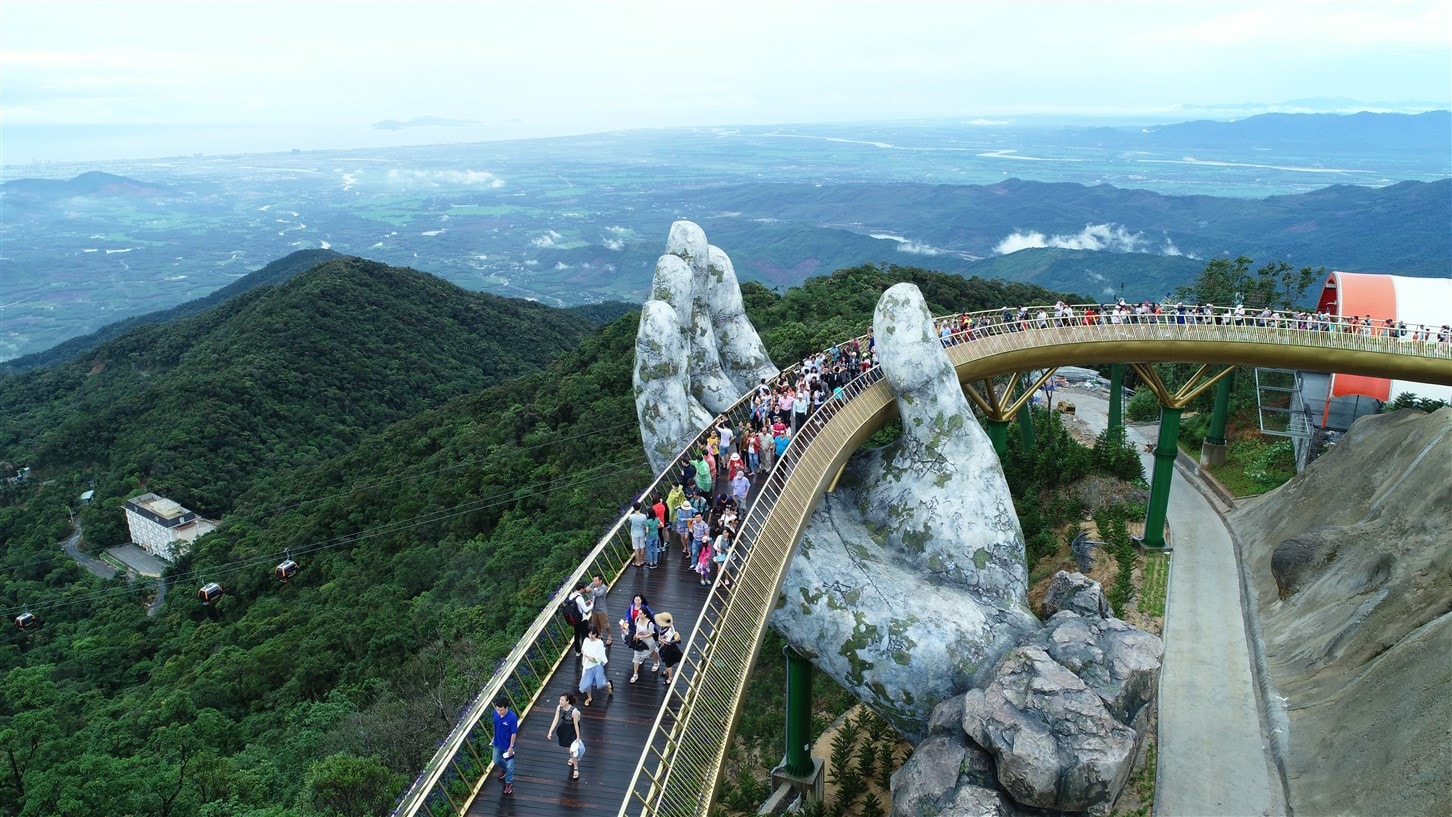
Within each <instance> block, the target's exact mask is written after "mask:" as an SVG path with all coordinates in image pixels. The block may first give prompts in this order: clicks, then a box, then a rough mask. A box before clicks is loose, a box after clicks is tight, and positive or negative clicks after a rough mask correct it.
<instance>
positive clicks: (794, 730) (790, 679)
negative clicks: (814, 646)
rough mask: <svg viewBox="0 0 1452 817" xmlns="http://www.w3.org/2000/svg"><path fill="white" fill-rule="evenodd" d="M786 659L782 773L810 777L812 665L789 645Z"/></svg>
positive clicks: (811, 764)
mask: <svg viewBox="0 0 1452 817" xmlns="http://www.w3.org/2000/svg"><path fill="white" fill-rule="evenodd" d="M782 654H783V655H785V656H786V686H787V690H786V691H787V696H786V757H784V758H782V766H781V770H782V771H783V772H785V773H786V774H788V775H790V776H792V777H798V778H801V777H806V776H808V775H810V774H811V773H812V770H813V767H814V764H813V762H812V662H811V661H808V660H807V659H805V658H803V657H802V656H801V654H800V653H798V652H797V651H796V650H794V649H792V648H791V645H790V644H788V645H787V646H785V647H783V648H782Z"/></svg>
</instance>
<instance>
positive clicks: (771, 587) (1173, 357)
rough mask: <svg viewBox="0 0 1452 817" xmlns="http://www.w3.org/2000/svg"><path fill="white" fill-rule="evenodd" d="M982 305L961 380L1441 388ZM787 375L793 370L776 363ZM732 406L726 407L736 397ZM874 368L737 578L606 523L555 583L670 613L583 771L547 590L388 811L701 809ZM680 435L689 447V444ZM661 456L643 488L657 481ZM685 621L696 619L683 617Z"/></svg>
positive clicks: (814, 438)
mask: <svg viewBox="0 0 1452 817" xmlns="http://www.w3.org/2000/svg"><path fill="white" fill-rule="evenodd" d="M997 316H998V312H996V311H994V312H985V313H979V314H978V315H975V316H971V317H977V318H982V319H984V323H983V324H982V325H980V326H978V327H977V328H975V329H974V330H972V331H971V332H968V333H965V334H961V335H956V336H954V338H953V339H952V341H951V345H950V346H949V348H948V355H949V359H950V360H951V361H952V363H953V365H954V366H955V368H956V369H957V372H958V376H959V378H960V380H962V381H965V382H966V381H968V380H975V379H979V378H985V377H991V376H994V375H998V374H1004V373H1008V372H1016V371H1023V370H1027V369H1033V368H1049V367H1054V366H1059V365H1069V364H1088V363H1131V362H1136V363H1140V362H1168V361H1179V362H1199V363H1223V364H1245V365H1261V366H1275V367H1282V368H1300V369H1311V370H1316V371H1338V372H1346V373H1353V374H1367V375H1373V376H1388V377H1394V378H1399V379H1404V380H1414V381H1423V382H1429V383H1439V384H1443V385H1452V348H1449V344H1447V343H1438V342H1435V341H1406V340H1403V339H1400V338H1396V337H1388V336H1377V335H1371V336H1365V335H1360V334H1351V333H1346V332H1342V331H1318V330H1317V329H1305V328H1300V326H1299V325H1298V324H1297V323H1296V322H1295V321H1293V320H1291V319H1288V318H1287V319H1280V318H1278V319H1274V320H1271V321H1269V322H1265V323H1262V322H1259V321H1255V320H1251V321H1248V322H1247V323H1246V324H1244V325H1219V324H1214V323H1188V324H1186V323H1177V322H1175V321H1174V318H1173V317H1170V316H1163V317H1159V318H1154V319H1142V320H1140V321H1139V322H1131V323H1126V324H1117V325H1111V324H1093V325H1084V324H1082V323H1075V324H1072V325H1055V323H1054V322H1053V321H1052V319H1051V320H1050V321H1049V322H1047V324H1046V325H1039V324H1037V323H1034V322H1029V323H1019V322H1014V323H1010V324H1004V323H1001V322H998V321H997ZM790 374H792V371H791V370H788V371H787V372H785V373H783V376H784V377H785V376H789V375H790ZM746 403H747V401H746V400H745V399H743V400H742V401H741V402H738V403H737V405H736V406H734V407H733V408H732V409H731V410H730V411H728V412H727V414H726V416H727V417H728V418H729V419H731V420H732V421H733V422H735V421H738V420H739V419H740V418H741V417H742V416H743V415H744V414H745V413H746V411H747V405H746ZM895 410H896V409H895V405H894V403H893V400H892V395H891V394H890V392H889V391H888V389H887V386H886V384H885V383H883V382H881V372H880V371H879V370H877V369H871V370H869V371H868V372H866V373H864V374H863V375H861V376H860V377H858V378H857V379H856V380H854V381H853V382H852V383H850V384H849V385H848V386H847V387H846V389H845V394H844V395H843V398H842V399H834V400H830V401H828V403H827V405H826V406H824V407H823V408H822V410H820V411H818V412H817V413H816V414H814V415H813V416H812V417H811V418H810V419H808V421H807V423H806V424H805V426H804V427H803V430H802V431H801V432H800V433H799V434H798V435H797V436H796V437H795V438H794V440H793V442H792V444H791V445H790V446H789V447H788V448H787V451H786V454H785V455H784V456H783V457H782V458H780V459H779V460H778V462H777V465H776V469H775V471H774V472H773V473H772V474H771V475H770V477H768V478H767V479H765V480H763V481H761V482H760V483H759V484H757V485H756V486H754V490H753V494H754V499H753V502H752V504H751V507H750V511H749V512H748V513H747V514H746V516H745V517H744V518H743V523H742V526H741V535H740V536H739V538H738V543H737V546H736V548H735V551H734V552H733V554H732V561H731V563H730V564H729V565H728V568H729V569H730V570H731V571H732V573H733V575H734V576H735V584H734V586H733V587H732V588H731V589H730V591H729V592H728V591H727V590H726V589H725V588H723V587H721V586H720V584H719V582H718V583H716V584H713V585H712V586H711V587H709V588H706V587H701V586H700V585H699V583H698V582H697V581H696V580H695V576H694V574H693V573H689V572H688V571H686V570H685V569H684V568H683V567H682V565H681V561H682V557H681V556H680V555H679V554H675V555H672V556H667V557H666V558H664V559H663V560H662V566H661V568H660V569H659V570H656V571H648V570H646V571H641V570H637V569H635V568H632V567H630V566H629V565H628V561H629V559H630V553H631V551H630V543H629V536H628V534H625V533H624V532H623V531H622V522H623V520H622V522H617V523H616V524H615V525H614V526H613V527H612V528H611V530H610V531H609V532H608V533H607V534H606V536H605V537H604V538H603V539H602V540H601V542H600V543H599V544H598V545H597V546H596V548H595V549H594V551H592V552H591V554H590V555H589V556H588V557H587V558H586V559H585V560H584V561H583V562H582V563H581V564H580V566H579V567H578V568H577V569H576V572H575V573H574V574H573V575H572V577H571V578H570V579H568V580H567V581H566V582H565V584H564V585H563V587H571V586H573V583H574V582H575V581H578V580H579V579H580V578H581V577H585V576H588V575H591V574H594V573H602V574H604V575H605V576H607V577H615V578H614V581H613V582H612V583H611V584H612V590H611V595H610V598H611V614H612V618H615V617H618V614H619V612H620V611H622V610H624V609H625V607H626V605H628V603H629V600H630V597H631V596H632V595H633V593H634V592H636V590H637V589H643V590H644V591H645V592H646V594H647V595H648V596H649V597H650V599H651V602H652V605H653V607H654V608H655V609H656V610H657V611H663V610H668V611H670V612H671V613H672V614H673V615H674V616H675V620H676V624H677V626H678V628H679V629H680V630H681V631H682V634H683V636H684V637H686V638H687V639H688V641H687V642H686V643H685V644H684V647H685V653H686V656H685V658H684V659H683V661H682V663H681V664H680V666H679V668H678V669H679V670H680V671H679V672H678V674H677V678H676V680H675V682H674V683H673V684H672V685H671V686H670V688H669V689H662V685H661V684H660V682H659V680H658V679H656V678H655V677H654V675H653V674H651V673H650V670H649V668H648V667H647V668H646V671H645V673H644V674H642V676H641V681H640V683H638V684H635V685H633V686H632V685H630V684H627V683H624V682H625V679H627V678H628V677H629V661H630V659H629V652H628V651H627V650H625V649H623V648H622V647H623V645H621V644H620V643H618V642H617V643H616V645H615V646H614V647H613V649H612V650H611V664H610V668H611V672H610V676H611V677H612V679H614V681H615V684H616V691H615V695H614V698H613V700H608V699H606V698H604V697H602V696H600V695H597V696H596V698H595V701H596V703H595V705H594V706H592V707H590V708H589V709H588V710H583V711H584V714H585V719H586V723H585V726H584V730H585V740H586V743H587V745H588V746H589V751H588V753H587V755H586V759H585V762H584V765H583V770H582V773H581V779H580V780H578V781H571V780H569V779H568V770H567V769H566V767H565V763H564V753H563V750H562V749H561V748H560V747H559V746H557V745H555V744H554V743H552V742H549V741H546V740H545V738H544V733H545V730H546V729H547V728H548V726H549V720H550V718H551V717H552V716H553V710H554V705H555V701H556V699H557V698H558V696H559V694H560V693H561V692H564V691H571V690H573V689H574V688H575V686H576V684H577V683H578V678H579V669H578V666H577V664H576V660H575V659H574V656H573V654H572V653H571V651H570V636H569V633H568V632H566V631H565V630H566V628H565V627H564V626H563V624H562V623H561V622H560V621H559V616H558V615H557V613H556V608H557V606H558V600H552V601H551V602H550V603H549V604H547V605H546V607H545V609H544V610H543V611H542V612H541V614H540V617H539V618H538V619H537V620H536V622H535V624H534V625H533V626H532V627H531V628H530V630H529V631H528V632H527V633H526V634H525V636H524V637H523V638H522V639H521V640H520V642H519V643H518V644H517V645H516V647H515V649H514V650H513V651H512V652H511V653H510V655H509V657H508V658H507V659H505V661H504V662H503V663H502V665H501V667H500V670H499V671H498V672H497V673H496V675H495V677H494V678H493V680H492V681H491V683H490V684H489V685H488V686H487V687H486V688H485V689H484V690H482V691H481V693H480V695H479V696H478V697H477V698H476V699H475V701H474V702H473V703H472V704H471V706H470V708H469V709H468V710H467V711H466V713H465V715H464V717H463V718H462V719H461V721H460V723H459V725H458V726H457V727H456V728H455V729H454V731H453V732H452V733H451V734H450V735H449V737H448V739H447V740H446V741H444V743H443V745H442V747H441V748H440V750H439V752H438V754H437V755H436V756H435V758H434V760H433V761H432V762H431V763H430V765H429V767H428V768H427V769H426V770H425V771H424V773H423V774H422V775H420V777H419V778H418V779H417V780H416V781H415V782H414V784H413V786H411V787H410V789H409V791H408V792H406V793H405V795H404V797H403V798H402V800H401V801H400V804H399V807H398V808H397V809H396V810H395V812H394V813H395V814H397V815H416V814H429V815H443V814H461V813H465V812H466V811H467V813H469V814H481V815H482V814H496V813H504V814H516V813H518V814H587V813H588V814H611V813H614V814H619V815H625V814H670V815H682V816H683V817H684V815H694V814H704V813H706V812H707V811H708V809H709V805H710V802H711V799H712V797H713V795H714V792H715V788H716V784H717V782H718V776H719V774H720V768H721V764H722V760H723V758H724V755H725V750H726V745H727V741H728V739H729V736H730V734H731V732H732V730H733V728H734V724H735V720H736V715H737V707H738V702H739V700H740V696H741V691H742V689H743V688H744V687H745V685H746V681H747V677H748V675H749V673H750V670H751V666H752V662H753V660H754V658H755V654H756V651H757V649H758V648H759V646H760V643H761V638H762V636H763V634H764V632H765V628H766V622H767V619H768V617H769V616H770V614H771V611H772V610H773V609H774V607H775V603H776V598H777V596H778V594H779V592H780V586H781V582H782V578H783V576H784V575H785V571H786V567H787V564H788V562H789V561H790V558H791V555H792V552H793V551H794V549H795V546H796V542H797V540H798V539H799V538H800V536H801V533H802V530H803V529H804V528H805V526H806V524H807V520H808V519H809V517H810V516H811V513H812V510H813V508H814V507H815V506H816V504H817V501H818V499H819V498H820V497H821V495H822V493H823V492H824V491H825V490H826V489H827V487H828V486H829V485H830V484H831V482H832V481H833V480H834V479H835V477H836V475H837V473H838V472H839V470H840V469H841V467H842V466H843V464H844V463H845V462H846V461H847V458H848V457H849V456H850V455H851V454H852V452H853V451H855V450H856V449H857V448H858V447H859V446H860V445H861V444H862V442H863V441H864V440H866V439H867V438H868V437H870V436H871V435H872V434H873V433H874V432H875V431H876V430H877V429H878V428H880V427H881V426H882V424H883V423H884V422H885V421H886V420H887V419H889V418H890V416H891V415H892V414H893V413H894V412H895ZM687 448H689V446H688V447H687ZM675 469H676V465H675V464H672V466H671V467H670V468H668V469H666V471H665V472H663V473H662V474H661V475H660V476H658V477H657V479H656V482H655V483H654V484H653V485H652V486H651V487H650V488H648V489H647V490H646V493H651V492H653V491H655V490H656V488H657V486H660V487H661V488H666V487H669V482H668V481H669V480H670V478H671V475H673V474H674V473H676V471H675ZM693 619H694V621H693ZM501 693H502V694H505V695H507V696H509V697H510V699H511V700H512V701H513V702H514V707H515V709H516V710H517V711H519V712H520V714H521V718H522V720H521V736H520V743H519V747H520V748H519V761H518V763H517V765H516V770H515V781H516V788H515V794H514V795H512V796H507V797H506V796H501V795H500V787H499V785H498V783H497V782H495V781H494V780H493V779H492V778H487V777H484V775H485V772H487V770H488V763H489V749H488V745H489V739H490V732H491V730H492V721H491V718H490V713H491V712H492V710H491V709H490V707H489V702H490V701H491V700H492V699H493V698H494V696H495V695H496V694H501Z"/></svg>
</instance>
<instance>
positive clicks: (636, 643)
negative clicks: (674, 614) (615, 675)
mask: <svg viewBox="0 0 1452 817" xmlns="http://www.w3.org/2000/svg"><path fill="white" fill-rule="evenodd" d="M649 610H650V608H649V607H642V608H641V609H639V610H637V611H636V615H635V617H634V618H622V619H620V637H621V638H624V639H625V646H627V647H629V648H630V683H632V684H633V683H635V682H636V681H639V680H640V665H641V664H644V663H645V660H646V659H647V658H650V657H651V656H652V655H655V656H656V662H655V666H656V669H660V656H659V655H658V654H657V653H656V645H655V622H653V621H651V615H650V612H649Z"/></svg>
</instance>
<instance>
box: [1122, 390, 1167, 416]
mask: <svg viewBox="0 0 1452 817" xmlns="http://www.w3.org/2000/svg"><path fill="white" fill-rule="evenodd" d="M1124 414H1125V416H1126V417H1128V418H1129V419H1130V420H1133V421H1134V422H1136V423H1148V422H1152V421H1154V420H1157V419H1159V416H1160V401H1159V398H1157V397H1155V393H1154V392H1152V391H1150V390H1149V389H1140V390H1139V391H1137V392H1135V393H1134V397H1131V398H1130V399H1129V405H1128V406H1125V408H1124Z"/></svg>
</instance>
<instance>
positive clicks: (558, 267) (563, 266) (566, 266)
mask: <svg viewBox="0 0 1452 817" xmlns="http://www.w3.org/2000/svg"><path fill="white" fill-rule="evenodd" d="M569 268H570V265H569V264H566V263H565V262H563V261H557V262H555V271H556V272H563V271H565V270H567V269H569Z"/></svg>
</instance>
